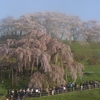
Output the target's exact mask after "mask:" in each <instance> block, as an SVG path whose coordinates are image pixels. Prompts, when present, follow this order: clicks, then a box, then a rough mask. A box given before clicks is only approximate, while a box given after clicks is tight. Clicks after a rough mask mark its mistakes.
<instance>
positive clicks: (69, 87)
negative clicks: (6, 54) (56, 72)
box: [7, 81, 100, 100]
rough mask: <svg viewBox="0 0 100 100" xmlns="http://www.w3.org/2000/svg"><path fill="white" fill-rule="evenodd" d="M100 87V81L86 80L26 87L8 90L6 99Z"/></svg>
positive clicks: (21, 99)
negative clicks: (44, 87) (49, 85)
mask: <svg viewBox="0 0 100 100" xmlns="http://www.w3.org/2000/svg"><path fill="white" fill-rule="evenodd" d="M92 88H100V81H87V82H83V83H80V84H77V83H68V84H65V85H61V86H56V87H51V88H46V89H42V88H40V87H39V88H26V89H19V90H17V89H11V90H8V93H7V100H24V99H25V98H26V97H40V96H47V95H55V94H60V93H64V92H71V91H79V90H85V89H92Z"/></svg>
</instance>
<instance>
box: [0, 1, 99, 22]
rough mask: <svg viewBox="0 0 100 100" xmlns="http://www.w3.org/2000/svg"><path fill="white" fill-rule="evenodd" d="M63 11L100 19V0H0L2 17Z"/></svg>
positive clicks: (0, 14) (82, 17) (83, 17)
mask: <svg viewBox="0 0 100 100" xmlns="http://www.w3.org/2000/svg"><path fill="white" fill-rule="evenodd" d="M46 11H50V12H63V13H66V14H68V15H75V16H79V17H80V18H81V19H82V20H86V21H87V20H91V19H96V20H99V21H100V0H0V19H2V18H5V17H7V16H13V17H15V18H16V17H19V16H21V15H23V14H27V13H34V12H46Z"/></svg>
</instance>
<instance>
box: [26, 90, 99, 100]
mask: <svg viewBox="0 0 100 100" xmlns="http://www.w3.org/2000/svg"><path fill="white" fill-rule="evenodd" d="M26 100H100V89H99V90H85V91H82V92H71V93H66V94H60V95H55V96H49V97H40V98H27V99H26Z"/></svg>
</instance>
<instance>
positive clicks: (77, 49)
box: [70, 43, 100, 82]
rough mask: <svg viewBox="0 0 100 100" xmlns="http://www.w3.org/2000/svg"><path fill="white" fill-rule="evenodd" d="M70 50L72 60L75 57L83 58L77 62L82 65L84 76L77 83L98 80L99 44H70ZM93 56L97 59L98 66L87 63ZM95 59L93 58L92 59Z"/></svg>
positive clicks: (99, 67)
mask: <svg viewBox="0 0 100 100" xmlns="http://www.w3.org/2000/svg"><path fill="white" fill-rule="evenodd" d="M70 47H71V50H72V52H73V56H74V59H76V58H75V57H76V56H77V55H79V56H80V57H83V58H84V59H83V60H79V62H80V63H82V64H83V65H84V67H85V68H84V75H83V78H82V79H81V80H80V79H79V78H78V79H77V82H81V81H82V82H83V81H87V80H100V43H98V44H96V43H90V45H84V46H82V45H80V44H78V43H72V44H70ZM93 56H94V57H95V56H96V57H97V58H98V60H99V61H98V62H99V63H98V64H94V65H90V64H88V63H87V60H88V59H91V58H93ZM94 59H95V58H94Z"/></svg>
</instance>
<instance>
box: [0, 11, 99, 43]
mask: <svg viewBox="0 0 100 100" xmlns="http://www.w3.org/2000/svg"><path fill="white" fill-rule="evenodd" d="M36 25H37V26H41V28H42V29H43V30H45V32H46V33H47V34H50V35H51V36H52V37H56V38H58V39H63V40H64V39H65V40H67V41H70V42H71V41H83V42H91V41H93V42H100V39H99V38H98V37H100V25H99V24H98V21H95V20H91V21H87V22H83V21H82V20H81V19H79V18H78V17H76V16H70V15H66V14H64V13H57V12H46V13H32V14H26V15H22V16H20V18H18V19H14V18H13V17H7V18H4V19H2V20H1V21H0V34H1V35H5V34H10V35H11V34H17V35H22V34H26V33H27V32H29V31H32V30H33V29H34V28H35V26H36Z"/></svg>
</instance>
